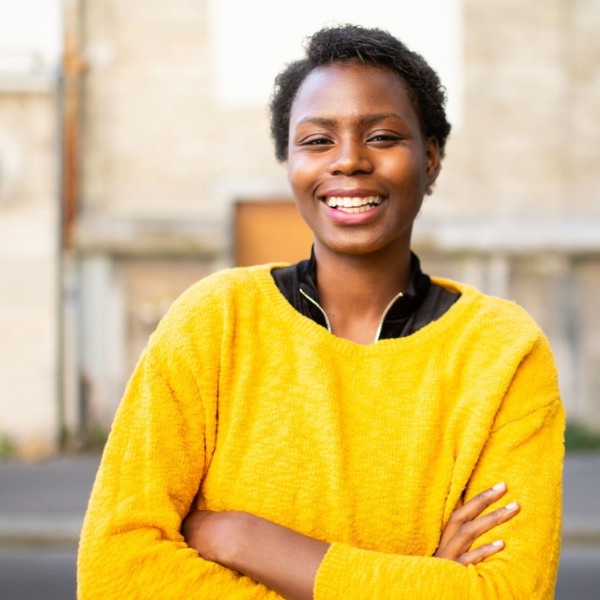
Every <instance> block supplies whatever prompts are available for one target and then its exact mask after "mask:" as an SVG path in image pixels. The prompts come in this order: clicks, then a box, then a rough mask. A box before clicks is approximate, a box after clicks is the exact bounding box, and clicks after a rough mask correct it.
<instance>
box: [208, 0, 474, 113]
mask: <svg viewBox="0 0 600 600" xmlns="http://www.w3.org/2000/svg"><path fill="white" fill-rule="evenodd" d="M209 13H210V16H209V18H210V24H211V32H212V35H213V42H214V60H215V71H216V87H217V95H218V100H219V101H221V102H223V103H224V104H227V105H230V106H231V105H233V106H245V105H254V106H255V105H261V106H265V105H266V104H267V102H268V99H269V96H270V94H271V92H272V87H273V80H274V77H275V75H276V74H277V73H278V72H279V71H280V70H281V69H282V68H283V66H284V65H285V64H286V63H287V62H290V61H292V60H295V59H297V58H300V57H301V56H302V41H303V39H304V38H305V37H306V36H307V35H310V34H311V33H314V32H315V31H317V30H318V29H320V28H321V27H322V26H323V25H327V24H334V23H353V24H359V25H363V26H365V27H379V28H381V29H386V30H388V31H389V32H390V33H392V34H393V35H395V36H397V37H398V38H400V39H401V40H402V41H403V42H405V43H406V44H407V45H408V47H409V48H411V49H412V50H415V51H417V52H419V53H420V54H422V55H423V56H424V57H425V59H426V60H427V61H428V62H429V63H430V64H431V66H432V67H433V68H434V69H436V70H437V71H438V73H439V75H440V77H441V79H442V82H443V83H444V85H445V86H446V88H447V90H448V96H449V103H448V112H449V117H450V120H451V121H452V123H453V124H454V125H458V124H459V123H460V121H461V113H462V104H463V102H462V97H463V84H462V3H461V0H420V1H419V2H414V0H396V1H393V2H392V1H390V0H371V1H370V2H368V3H366V2H364V1H359V0H344V1H343V2H342V1H341V0H288V1H286V2H281V1H280V0H262V2H260V3H256V2H247V0H209Z"/></svg>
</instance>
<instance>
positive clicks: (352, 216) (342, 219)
mask: <svg viewBox="0 0 600 600" xmlns="http://www.w3.org/2000/svg"><path fill="white" fill-rule="evenodd" d="M368 195H375V194H368ZM359 197H360V196H359ZM385 203H386V199H384V200H383V202H382V203H381V204H378V205H377V206H374V207H373V208H372V209H370V210H365V211H363V212H359V213H347V212H344V211H343V210H338V209H337V208H331V206H327V204H326V203H325V202H321V204H322V205H323V208H324V210H325V211H326V212H327V215H328V216H329V218H330V219H331V220H332V221H335V222H336V223H338V224H340V225H364V224H365V223H370V222H371V221H373V220H374V219H376V218H377V217H378V216H379V213H380V212H381V211H382V210H383V208H382V207H383V206H385Z"/></svg>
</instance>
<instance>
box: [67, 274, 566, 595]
mask: <svg viewBox="0 0 600 600" xmlns="http://www.w3.org/2000/svg"><path fill="white" fill-rule="evenodd" d="M274 266H275V265H263V266H258V267H250V268H242V269H231V270H227V271H222V272H220V273H217V274H215V275H212V276H210V277H208V278H206V279H204V280H202V281H200V282H199V283H198V284H196V285H195V286H193V287H192V288H191V289H190V290H188V291H187V292H186V293H185V294H184V295H183V296H182V297H181V298H180V299H179V300H178V301H176V302H175V304H174V305H173V307H172V308H171V310H170V311H169V313H168V314H167V315H166V316H165V318H164V319H163V320H162V322H161V323H160V325H159V327H158V329H157V331H156V332H155V333H154V334H153V336H152V337H151V339H150V341H149V343H148V346H147V348H146V350H145V351H144V353H143V355H142V357H141V359H140V361H139V363H138V365H137V368H136V370H135V373H134V375H133V376H132V378H131V380H130V382H129V384H128V386H127V389H126V393H125V397H124V399H123V401H122V403H121V405H120V407H119V409H118V412H117V415H116V418H115V421H114V424H113V428H112V431H111V434H110V437H109V440H108V443H107V445H106V448H105V451H104V455H103V458H102V463H101V466H100V470H99V472H98V475H97V478H96V482H95V484H94V488H93V491H92V496H91V500H90V504H89V508H88V512H87V515H86V518H85V523H84V527H83V531H82V537H81V545H80V552H79V559H78V585H79V588H78V594H79V595H78V597H79V599H80V600H93V599H103V600H107V599H117V598H118V599H120V600H123V599H134V598H135V599H146V598H147V599H152V600H155V599H163V598H169V599H170V598H174V599H175V598H177V599H179V598H186V599H198V600H200V599H211V600H212V599H216V598H227V599H230V600H250V599H253V600H258V599H269V600H271V599H276V598H279V596H278V595H277V594H276V593H275V592H273V591H271V590H269V589H267V588H266V587H265V586H263V585H262V584H259V583H257V582H255V581H253V580H252V579H250V578H249V577H246V576H244V575H241V574H240V573H237V572H234V571H232V570H230V569H228V568H226V567H224V566H221V565H219V564H216V563H213V562H209V561H206V560H204V559H201V558H200V557H199V556H198V554H197V553H196V551H194V550H193V549H191V548H189V547H188V546H187V545H186V544H185V542H184V540H183V537H182V535H181V534H180V526H181V521H182V519H183V518H185V516H186V514H187V513H188V511H189V510H190V507H191V506H192V505H195V506H197V507H198V508H200V509H210V510H214V511H230V510H239V511H247V512H250V513H252V514H254V515H258V516H260V517H263V518H265V519H269V520H271V521H274V522H275V523H279V524H281V525H283V526H285V527H289V528H291V529H293V530H296V531H298V532H300V533H303V534H306V535H308V536H311V537H314V538H318V539H321V540H324V541H326V542H329V543H331V546H330V548H329V550H328V552H327V554H326V556H325V558H324V560H323V562H322V564H321V566H320V568H319V571H318V573H317V577H316V582H315V590H314V597H315V599H316V600H334V599H336V600H359V599H361V600H363V599H365V598H367V599H370V600H373V599H376V600H379V599H381V600H384V599H385V600H394V599H398V600H417V599H418V600H434V599H435V600H457V599H459V598H460V599H466V598H473V599H481V600H483V599H486V600H491V599H503V600H504V599H508V598H511V599H520V598H523V599H527V600H536V599H550V598H552V597H553V590H554V584H555V578H556V572H557V567H558V557H559V549H560V526H561V476H562V459H563V430H564V411H563V407H562V404H561V401H560V398H559V394H558V387H557V380H556V371H555V367H554V364H553V359H552V355H551V352H550V349H549V346H548V342H547V340H546V338H545V337H544V335H543V334H542V332H541V331H540V329H539V327H538V326H537V325H536V324H535V323H534V322H533V320H532V319H531V318H530V317H529V316H528V315H527V314H526V313H525V312H524V311H523V310H522V309H521V308H519V307H518V306H516V305H515V304H513V303H510V302H507V301H504V300H500V299H498V298H493V297H488V296H485V295H483V294H481V293H480V292H479V291H477V290H476V289H474V288H472V287H470V286H467V285H464V284H459V283H455V282H452V281H449V280H443V279H439V278H434V279H433V281H434V282H435V283H438V284H439V285H442V286H444V287H446V288H447V289H449V290H451V291H458V292H460V293H461V297H460V299H459V300H458V301H457V302H456V303H455V304H454V305H453V306H452V307H451V308H450V309H449V310H448V312H447V313H446V314H445V315H444V316H442V317H441V318H440V319H438V320H436V321H434V322H432V323H431V324H429V325H427V326H426V327H424V328H423V329H421V330H420V331H418V332H416V333H414V334H412V335H410V336H408V337H405V338H399V339H388V340H382V341H379V342H377V343H375V344H371V345H364V346H363V345H359V344H356V343H353V342H351V341H349V340H346V339H342V338H338V337H336V336H334V335H332V334H330V333H328V332H327V331H326V330H325V329H324V328H323V327H320V326H319V325H317V324H316V323H314V322H313V321H311V320H310V319H308V318H306V317H304V316H302V315H301V314H299V313H298V312H296V311H295V310H294V309H293V308H292V306H291V305H290V304H289V303H288V302H287V301H286V300H285V298H284V297H283V296H282V295H281V293H280V292H279V290H278V289H277V287H276V285H275V283H274V281H273V279H272V277H271V275H270V269H271V268H273V267H274ZM501 481H506V483H507V486H508V493H507V494H506V495H505V496H504V497H503V498H502V500H501V501H500V502H499V503H498V504H496V505H493V506H492V507H490V508H489V509H487V510H486V511H485V512H489V511H491V510H493V509H495V508H499V506H503V505H505V504H508V503H509V502H512V501H515V500H516V501H518V502H519V503H520V504H521V505H522V511H521V512H520V513H519V514H518V515H517V516H516V517H514V518H513V519H511V520H510V521H508V522H506V523H504V524H502V525H500V526H498V527H496V528H494V529H493V530H492V531H490V532H488V533H486V534H484V535H482V536H481V537H480V538H479V539H478V540H477V541H476V543H475V544H474V547H476V546H478V545H480V544H485V543H490V542H492V541H495V540H497V539H503V540H504V541H505V544H506V546H505V548H504V550H503V551H501V552H499V553H497V554H495V555H494V556H492V557H490V558H487V559H486V560H484V561H483V562H481V563H479V564H478V565H475V566H473V565H471V566H468V567H463V566H462V565H460V564H458V563H456V562H454V561H450V560H444V559H439V558H435V557H433V554H434V553H435V551H436V548H437V546H438V543H439V540H440V536H441V533H442V531H443V529H444V526H445V525H446V522H447V520H448V518H449V517H450V515H451V513H452V511H453V510H455V509H456V508H457V507H459V506H461V505H462V504H463V503H464V502H466V501H468V500H469V499H470V498H472V497H473V496H474V495H475V494H477V493H478V492H481V491H482V490H484V489H486V488H489V487H491V486H493V485H494V484H496V483H498V482H501Z"/></svg>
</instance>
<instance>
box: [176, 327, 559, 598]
mask: <svg viewBox="0 0 600 600" xmlns="http://www.w3.org/2000/svg"><path fill="white" fill-rule="evenodd" d="M548 361H549V362H548ZM540 369H541V370H540ZM544 369H546V370H545V371H544ZM528 393H533V394H535V400H537V402H538V404H537V405H536V404H533V406H532V403H531V402H528V401H527V394H528ZM540 404H541V406H540ZM563 429H564V413H563V411H562V405H561V404H560V400H559V399H558V395H557V388H556V380H555V376H554V370H553V366H552V361H551V357H550V355H549V350H548V348H547V343H546V342H545V339H540V341H539V343H538V344H537V345H536V347H534V350H533V351H532V353H531V355H530V356H528V357H527V358H526V359H525V360H524V361H523V364H522V365H521V367H520V368H519V370H518V372H517V374H516V376H515V377H514V380H513V382H512V384H511V386H510V389H509V390H508V392H507V395H506V398H505V402H504V405H503V409H501V411H500V413H499V415H498V418H497V420H496V424H495V426H494V429H493V432H492V433H491V435H490V437H489V439H488V442H487V444H486V446H485V448H484V450H483V452H482V454H481V456H480V460H479V462H478V464H477V467H476V468H475V470H474V472H473V474H472V477H471V480H470V482H469V485H468V487H467V489H466V491H465V496H466V498H467V499H468V501H467V502H466V504H465V505H464V506H463V507H461V508H460V509H458V510H456V511H455V512H454V513H453V517H452V518H451V519H450V521H449V522H448V524H447V525H446V528H445V530H444V534H443V536H442V540H441V543H440V548H438V552H436V555H435V557H431V558H428V557H414V556H393V555H387V554H382V553H378V552H372V551H366V550H361V549H358V548H351V547H349V546H345V545H343V544H333V545H331V546H330V545H328V544H325V543H323V542H319V541H317V540H312V539H311V538H307V537H306V536H303V535H301V534H299V533H296V532H292V531H290V530H286V529H285V528H282V527H281V526H279V525H276V524H274V523H270V522H268V521H264V519H259V518H257V517H254V516H253V515H235V516H234V518H233V520H231V521H230V522H229V524H227V519H226V515H218V514H217V515H215V517H216V519H215V518H214V517H213V516H212V515H206V516H201V517H200V518H199V521H200V522H202V521H204V522H205V523H209V522H210V521H211V519H212V520H213V523H214V526H213V528H212V530H211V527H208V528H207V529H205V530H204V532H202V526H200V527H199V528H198V531H197V532H196V533H197V534H198V535H197V537H196V539H193V538H194V532H193V527H191V528H190V529H189V530H188V531H187V532H185V533H186V539H188V536H189V537H190V545H192V546H194V547H197V548H199V549H200V553H201V554H202V553H203V551H208V552H209V553H210V552H214V556H213V560H216V561H217V562H221V563H223V564H228V565H230V566H231V567H232V568H234V569H236V570H239V571H241V572H243V573H246V574H248V575H249V576H251V577H253V578H254V579H256V580H258V581H261V582H263V583H265V585H267V586H269V587H270V588H272V589H275V590H277V591H278V592H279V593H280V594H281V595H282V596H284V597H285V598H287V599H288V600H308V599H310V598H312V597H313V592H312V590H313V584H314V582H315V579H316V586H315V590H314V597H315V598H344V599H345V598H350V599H352V598H357V599H358V598H363V597H369V598H382V599H383V598H386V599H388V598H402V599H404V598H415V599H416V598H425V599H428V598H432V599H433V598H447V599H448V600H450V599H454V598H457V597H473V598H481V599H482V600H483V599H492V598H508V597H510V598H527V599H530V598H531V599H538V598H539V599H541V598H551V597H552V593H553V588H554V580H555V577H556V569H557V565H558V550H559V543H560V540H559V534H560V482H561V472H562V454H563V445H562V436H563ZM504 478H505V479H506V480H507V481H509V482H510V486H511V490H510V491H511V494H510V498H509V500H510V501H512V500H514V499H515V498H518V499H519V500H520V501H522V503H523V505H524V506H525V510H524V513H523V514H522V515H520V516H519V518H518V519H515V520H514V521H511V523H510V524H508V523H507V524H506V525H504V526H503V527H500V528H499V529H498V530H494V531H492V529H493V528H494V527H495V526H496V525H498V524H499V523H505V522H506V521H509V520H510V519H511V518H512V517H514V516H515V515H517V514H518V512H519V508H518V507H517V508H516V509H515V510H513V511H507V510H506V509H504V508H501V509H498V510H495V511H494V512H489V511H487V510H486V508H487V507H490V506H491V505H492V504H493V503H494V502H495V501H496V500H498V498H499V497H500V496H502V495H503V494H504V493H505V491H506V489H504V490H500V491H495V492H494V491H493V489H489V490H487V492H485V493H484V494H477V495H475V493H476V492H479V491H480V490H481V489H483V488H484V487H485V486H486V485H490V483H493V481H494V479H495V480H496V481H497V480H501V479H504ZM482 497H483V498H484V499H485V498H486V497H487V502H484V504H483V505H481V500H482ZM511 503H512V502H509V504H511ZM484 509H485V510H484ZM482 510H483V512H484V513H485V516H483V517H481V518H479V519H475V517H476V516H477V515H479V514H480V513H481V512H482ZM206 517H208V518H206ZM471 519H475V520H474V521H472V522H471V525H469V527H468V528H465V527H464V525H463V524H464V523H465V522H467V521H470V520H471ZM219 523H222V524H225V525H224V528H223V527H222V528H221V530H220V531H219V528H220V526H219ZM461 525H463V526H462V527H461ZM469 528H470V529H469ZM223 532H225V534H224V533H223ZM203 533H204V535H203ZM461 534H463V535H462V536H461ZM465 536H466V539H467V542H466V544H465V539H464V538H465ZM211 537H213V539H214V540H217V542H216V548H217V549H216V550H215V546H212V547H211V544H210V540H211ZM219 538H220V539H224V540H228V541H229V542H230V543H229V545H226V544H225V545H223V544H221V548H224V549H225V551H224V552H221V551H220V550H219V549H218V548H219V542H218V540H219ZM499 538H502V539H503V540H506V549H505V550H504V551H503V552H502V553H501V554H498V555H497V556H492V555H493V554H495V553H497V552H498V551H499V550H502V549H503V548H504V545H500V546H493V545H492V544H493V543H494V542H495V541H498V540H499ZM236 539H237V540H238V542H237V543H236V544H233V547H232V544H231V540H236ZM475 539H478V547H477V548H476V549H474V550H472V551H470V552H469V547H470V546H471V544H472V542H473V541H474V540H475ZM457 540H458V542H457ZM207 541H208V544H207ZM457 544H458V546H457ZM540 548H543V549H544V551H543V552H542V553H540V551H539V549H540ZM461 553H463V554H462V555H461ZM459 555H461V556H459ZM323 557H324V560H323ZM456 557H458V558H456ZM488 557H490V558H489V560H486V561H485V562H481V561H482V560H483V558H488ZM440 558H449V559H451V560H440ZM453 561H456V562H453ZM461 565H468V566H467V568H465V567H464V566H461ZM292 567H295V568H292Z"/></svg>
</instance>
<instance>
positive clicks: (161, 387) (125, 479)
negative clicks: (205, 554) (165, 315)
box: [78, 336, 280, 600]
mask: <svg viewBox="0 0 600 600" xmlns="http://www.w3.org/2000/svg"><path fill="white" fill-rule="evenodd" d="M168 337H169V336H167V338H168ZM176 342H177V340H175V344H176ZM175 344H171V346H173V345H175ZM175 352H176V351H173V352H171V351H170V349H169V348H168V347H167V349H166V350H165V349H164V348H163V349H161V351H160V352H159V353H158V354H159V357H158V360H157V359H156V354H157V351H156V344H155V345H154V348H152V347H151V348H150V349H149V350H147V351H146V352H145V354H144V355H143V356H142V359H141V360H140V363H139V364H138V367H137V369H136V371H135V373H134V375H133V377H132V379H131V381H130V382H129V385H128V388H127V390H126V393H125V397H124V399H123V401H122V403H121V405H120V407H119V410H118V412H117V415H116V417H115V421H114V424H113V428H112V431H111V434H110V437H109V440H108V442H107V445H106V448H105V451H104V455H103V458H102V463H101V466H100V469H99V472H98V475H97V478H96V481H95V483H94V487H93V491H92V496H91V499H90V503H89V507H88V511H87V514H86V518H85V522H84V526H83V530H82V536H81V543H80V550H79V556H78V598H79V600H96V599H103V600H106V599H109V598H119V599H120V600H126V599H134V598H135V599H136V600H143V599H146V598H147V599H148V600H150V599H152V600H158V599H161V598H189V599H190V600H191V599H198V600H200V599H205V598H206V599H213V598H229V599H232V600H236V599H237V600H251V599H252V600H255V599H256V600H258V599H269V600H275V599H276V598H280V597H279V596H278V595H277V594H275V593H274V592H272V591H270V590H268V589H267V588H266V587H265V586H263V585H260V584H258V583H256V582H254V581H252V580H251V579H250V578H248V577H245V576H243V575H241V574H239V573H237V572H235V571H232V570H230V569H228V568H226V567H223V566H221V565H219V564H216V563H213V562H210V561H206V560H204V559H202V558H200V557H199V555H198V553H197V552H196V551H195V550H193V549H191V548H189V547H188V546H187V545H186V543H185V541H184V539H183V537H182V535H181V534H180V527H181V522H182V520H183V519H184V518H185V516H186V515H187V513H188V511H189V509H190V506H191V505H192V502H193V500H194V497H195V495H196V493H197V491H198V488H199V486H200V482H201V479H202V477H203V475H204V471H205V468H206V467H205V464H206V462H207V460H208V459H209V458H210V457H207V450H206V447H207V439H208V437H209V436H207V432H209V429H208V428H207V423H206V422H207V420H208V419H209V416H208V412H209V411H208V410H207V409H206V408H205V407H204V405H203V401H202V397H201V393H200V392H199V390H198V385H197V382H196V377H195V375H194V373H193V372H192V370H191V369H190V367H189V365H187V364H186V361H185V360H182V359H181V357H178V356H177V355H176V354H175ZM160 354H162V357H161V356H160ZM165 362H166V363H169V364H170V368H169V369H166V370H165V367H164V363H165ZM157 363H159V364H158V366H157ZM161 363H162V364H161ZM169 373H173V374H174V375H172V376H171V375H169ZM215 385H216V382H215ZM210 418H211V419H212V417H210ZM211 427H212V429H213V430H214V429H215V428H216V424H215V423H214V422H213V423H211ZM208 443H210V440H208Z"/></svg>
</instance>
